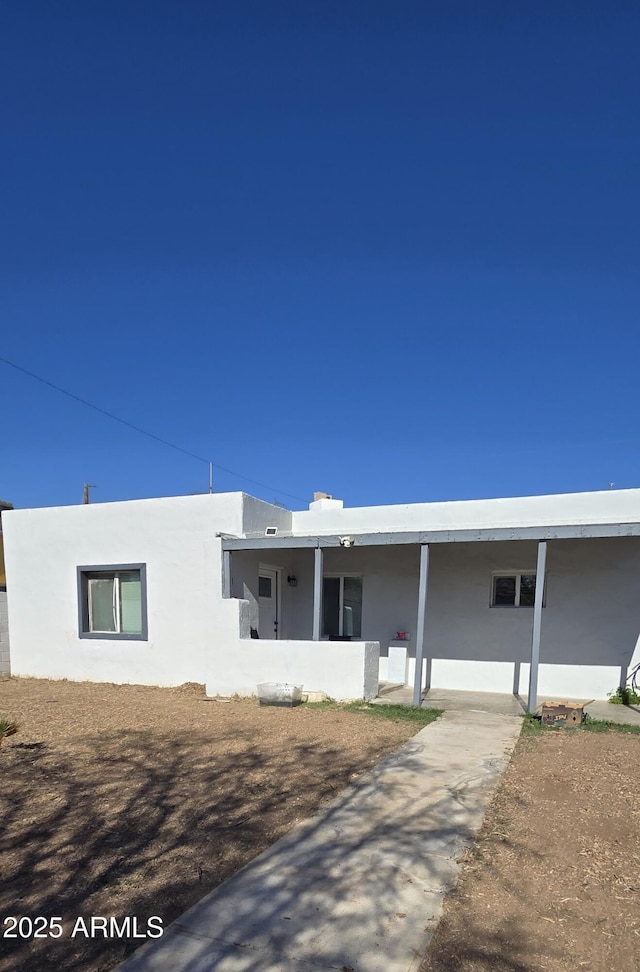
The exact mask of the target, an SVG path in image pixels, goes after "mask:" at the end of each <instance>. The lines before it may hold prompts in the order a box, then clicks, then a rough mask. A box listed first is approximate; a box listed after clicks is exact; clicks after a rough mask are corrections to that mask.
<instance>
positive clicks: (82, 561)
mask: <svg viewBox="0 0 640 972" xmlns="http://www.w3.org/2000/svg"><path fill="white" fill-rule="evenodd" d="M242 514H243V504H242V494H240V493H226V494H224V493H223V494H214V495H212V496H209V495H204V496H183V497H173V498H167V499H154V500H139V501H133V502H124V503H104V504H103V503H96V504H90V505H88V506H68V507H59V508H55V509H37V510H14V511H11V512H10V513H9V514H8V515H5V516H4V517H3V523H4V541H5V556H6V563H7V593H8V598H9V627H10V631H11V636H12V637H11V655H12V669H13V674H14V675H37V676H40V677H45V678H71V679H91V680H94V681H109V682H120V683H121V682H135V683H142V684H154V685H179V684H181V683H182V682H187V681H199V682H202V681H204V670H205V665H206V661H207V654H208V652H209V651H211V650H213V646H215V645H217V644H220V643H224V642H225V641H226V640H227V639H228V638H229V637H230V636H232V637H234V638H235V640H237V637H238V610H237V606H236V605H235V604H234V602H230V601H224V600H223V599H222V597H221V596H220V592H221V583H222V579H221V570H222V558H221V549H220V540H219V539H218V538H217V537H216V533H217V532H219V531H220V530H227V531H230V532H233V533H240V532H241V530H242ZM128 563H145V564H146V565H147V609H148V626H149V640H148V641H128V640H110V639H105V640H104V641H103V640H100V639H96V640H87V639H81V638H80V637H79V634H78V594H77V583H76V569H77V567H78V566H82V565H99V564H105V565H106V564H128Z"/></svg>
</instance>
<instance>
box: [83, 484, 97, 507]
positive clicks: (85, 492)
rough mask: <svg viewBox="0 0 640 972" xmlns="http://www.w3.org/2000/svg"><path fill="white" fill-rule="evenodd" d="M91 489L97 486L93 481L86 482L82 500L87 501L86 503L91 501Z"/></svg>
mask: <svg viewBox="0 0 640 972" xmlns="http://www.w3.org/2000/svg"><path fill="white" fill-rule="evenodd" d="M90 489H95V486H93V485H92V484H91V483H85V484H84V494H83V497H82V502H83V503H85V504H87V503H88V502H89V490H90Z"/></svg>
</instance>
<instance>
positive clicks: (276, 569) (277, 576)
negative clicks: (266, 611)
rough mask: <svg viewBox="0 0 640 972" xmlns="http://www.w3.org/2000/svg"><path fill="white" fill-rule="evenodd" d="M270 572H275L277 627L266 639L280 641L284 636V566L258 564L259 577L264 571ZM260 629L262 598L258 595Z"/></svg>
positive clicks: (261, 635) (262, 636)
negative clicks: (282, 632) (282, 630)
mask: <svg viewBox="0 0 640 972" xmlns="http://www.w3.org/2000/svg"><path fill="white" fill-rule="evenodd" d="M263 571H264V572H267V571H268V572H269V573H270V574H275V582H276V598H275V604H276V625H277V628H276V630H275V632H273V634H272V635H271V637H269V638H267V639H265V640H266V641H271V640H273V641H279V640H281V638H282V634H281V628H282V567H276V566H275V564H263V563H262V562H260V563H259V564H258V577H260V575H261V574H262V572H263ZM259 629H260V598H259V597H258V630H259ZM260 637H261V638H264V635H263V634H262V632H260Z"/></svg>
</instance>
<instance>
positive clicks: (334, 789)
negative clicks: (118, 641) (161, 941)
mask: <svg viewBox="0 0 640 972" xmlns="http://www.w3.org/2000/svg"><path fill="white" fill-rule="evenodd" d="M241 737H242V731H238V729H237V728H234V727H229V728H228V729H225V730H224V731H223V732H221V733H220V732H219V733H217V734H216V739H215V751H214V748H213V746H212V745H211V743H212V740H211V739H210V738H209V739H207V738H206V737H205V736H202V735H200V736H198V734H197V733H193V734H192V735H191V736H190V738H189V739H182V738H179V739H176V738H173V737H172V735H171V733H170V732H167V733H165V734H158V733H157V732H156V733H154V734H153V736H152V737H151V736H150V735H149V734H148V733H145V732H141V731H123V732H119V733H117V734H116V733H104V734H102V735H99V736H95V737H92V738H89V739H86V740H85V746H84V752H82V753H80V754H79V755H78V754H76V753H75V751H74V753H70V752H65V748H64V743H62V744H61V745H60V746H55V747H52V746H50V745H48V744H46V743H29V744H20V743H16V744H14V745H13V746H11V747H10V748H9V747H7V748H6V749H5V750H3V753H2V759H3V777H4V780H5V786H4V787H3V792H2V794H1V796H0V807H1V808H2V809H1V819H2V838H1V841H0V854H1V859H2V881H1V883H0V913H1V914H2V915H3V917H4V916H10V915H15V916H17V917H20V916H24V915H26V916H30V917H31V918H35V917H36V916H43V917H45V918H47V919H48V918H50V917H52V916H59V917H61V918H62V919H63V920H64V933H63V935H62V937H61V938H60V939H58V940H56V939H53V938H43V939H38V940H33V939H32V938H26V939H22V938H20V937H18V938H16V939H7V938H3V939H0V969H1V970H2V972H38V970H43V972H45V970H50V969H51V970H53V969H56V970H59V969H65V970H66V972H80V970H82V972H86V970H88V969H92V970H93V969H95V970H102V969H108V968H111V967H112V966H113V965H114V964H115V963H117V962H118V961H119V960H121V959H122V958H124V957H125V956H126V955H127V954H129V953H130V952H131V951H132V950H133V949H135V948H136V947H138V946H139V945H140V943H141V942H140V940H128V941H120V940H115V941H105V940H104V939H103V938H101V937H97V938H95V939H87V938H85V937H84V933H83V932H82V930H80V932H79V933H78V934H77V935H76V937H75V938H71V932H72V928H73V925H74V921H75V919H76V918H77V917H84V918H89V917H90V916H92V915H100V916H104V915H106V916H109V915H114V916H117V917H118V918H122V917H124V916H127V915H129V916H136V917H137V918H138V923H139V928H140V929H142V930H143V931H146V928H147V919H148V918H149V917H150V916H152V915H158V916H160V917H161V918H162V920H163V923H164V927H165V928H166V926H167V925H168V924H169V923H170V922H171V921H172V920H173V919H174V918H176V917H177V916H178V915H179V914H181V913H182V912H183V911H184V910H185V908H188V907H189V906H191V905H192V904H193V903H194V902H196V901H197V900H198V899H200V898H201V897H202V896H203V895H204V894H206V892H207V891H209V890H211V889H212V888H214V887H216V886H217V885H218V884H220V883H221V882H222V881H224V880H225V879H226V878H227V877H228V876H229V875H230V874H232V873H234V872H235V871H236V870H237V869H238V868H239V867H241V866H242V865H244V864H246V863H247V862H248V861H250V860H251V859H253V858H254V857H255V856H256V855H258V854H259V853H260V852H261V851H262V850H263V849H265V848H266V847H267V846H269V845H270V844H272V843H273V842H274V841H275V840H277V839H278V838H279V837H280V836H281V835H282V834H283V833H285V832H286V831H287V830H288V829H290V827H291V826H292V825H293V824H294V823H295V822H296V821H297V820H298V819H304V818H305V817H307V816H309V814H311V813H313V812H314V810H315V809H317V807H318V804H319V803H321V802H323V801H325V802H326V800H328V799H330V798H331V797H332V796H334V795H335V794H336V793H338V792H339V791H340V790H341V789H342V788H344V787H345V786H346V785H347V784H348V783H349V782H350V781H351V779H352V777H353V776H354V774H359V773H360V772H361V771H362V768H363V764H366V763H367V762H369V764H370V763H372V762H374V761H375V759H376V757H377V756H378V755H379V747H380V743H379V742H378V743H377V744H376V743H375V742H372V744H371V747H370V749H369V750H368V751H366V752H364V753H362V752H360V753H359V754H357V755H355V754H354V753H353V752H352V753H350V754H349V753H346V752H344V751H341V750H340V748H339V747H338V746H331V747H327V746H326V745H321V744H310V743H294V744H290V746H289V747H288V751H287V752H281V751H280V752H278V753H277V754H273V753H272V754H269V753H268V752H267V753H266V754H265V752H264V747H258V746H255V745H251V740H250V739H246V740H245V741H244V742H245V745H243V746H241V747H239V746H238V742H239V739H241ZM225 744H228V752H226V753H225V752H224V748H225ZM221 750H222V753H221ZM5 930H6V929H5ZM23 930H25V931H27V930H28V929H27V926H23Z"/></svg>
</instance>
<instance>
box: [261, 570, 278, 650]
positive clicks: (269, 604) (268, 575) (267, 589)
mask: <svg viewBox="0 0 640 972" xmlns="http://www.w3.org/2000/svg"><path fill="white" fill-rule="evenodd" d="M279 596H280V592H279V590H278V571H277V570H271V569H270V568H268V567H260V568H259V570H258V634H259V635H260V637H261V638H267V639H269V640H271V639H272V638H277V637H278V621H279V617H278V601H279Z"/></svg>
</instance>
